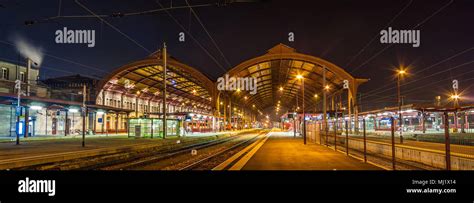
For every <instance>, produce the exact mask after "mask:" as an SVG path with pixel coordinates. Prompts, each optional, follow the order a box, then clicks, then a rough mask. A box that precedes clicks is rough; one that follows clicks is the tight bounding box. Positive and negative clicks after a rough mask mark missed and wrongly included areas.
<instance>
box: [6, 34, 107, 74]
mask: <svg viewBox="0 0 474 203" xmlns="http://www.w3.org/2000/svg"><path fill="white" fill-rule="evenodd" d="M0 43H2V44H6V45H9V46H13V47H14V46H15V45H14V44H13V43H10V42H7V41H3V40H0ZM43 54H44V55H45V56H48V57H51V58H54V59H56V60H60V61H64V62H67V63H71V64H74V65H78V66H81V67H84V68H87V69H89V70H94V71H100V72H103V73H106V74H108V73H109V72H108V71H105V70H102V69H100V68H97V67H93V66H90V65H86V64H83V63H79V62H76V61H73V60H70V59H66V58H62V57H59V56H56V55H53V54H50V53H48V52H43Z"/></svg>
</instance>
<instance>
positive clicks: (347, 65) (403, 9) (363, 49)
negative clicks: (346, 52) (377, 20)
mask: <svg viewBox="0 0 474 203" xmlns="http://www.w3.org/2000/svg"><path fill="white" fill-rule="evenodd" d="M412 2H413V0H410V2H408V4H407V5H405V6H404V7H403V8H402V10H400V11H399V12H398V13H397V14H396V15H395V16H394V17H393V18H392V19H391V20H390V21H389V22H388V23H387V24H386V25H385V26H384V27H383V28H386V27H388V26H389V25H390V24H391V23H392V22H393V21H394V20H395V19H396V18H397V17H398V16H399V15H400V14H402V13H403V11H405V9H406V8H408V6H410V5H411V3H412ZM378 36H379V33H377V34H375V35H374V37H373V38H372V39H371V40H370V41H369V42H368V43H367V44H366V45H365V46H364V47H363V48H362V49H361V50H359V52H358V53H357V54H356V55H355V56H353V57H352V58H351V60H350V61H349V62H348V63H347V64H346V66H345V67H349V65H350V64H351V63H352V62H353V61H354V60H355V59H356V58H357V57H358V56H359V55H360V54H361V53H362V52H364V51H365V49H366V48H367V47H368V46H369V45H370V44H372V42H373V41H374V40H375V39H376V38H377V37H378Z"/></svg>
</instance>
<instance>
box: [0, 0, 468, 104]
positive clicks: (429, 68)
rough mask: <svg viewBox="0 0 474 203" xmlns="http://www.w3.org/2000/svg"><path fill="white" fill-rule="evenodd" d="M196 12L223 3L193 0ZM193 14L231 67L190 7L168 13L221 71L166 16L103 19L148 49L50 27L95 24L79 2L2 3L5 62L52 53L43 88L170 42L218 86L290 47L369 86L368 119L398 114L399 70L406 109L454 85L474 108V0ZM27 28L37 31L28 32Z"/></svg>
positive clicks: (130, 5)
mask: <svg viewBox="0 0 474 203" xmlns="http://www.w3.org/2000/svg"><path fill="white" fill-rule="evenodd" d="M59 2H61V7H60V9H59ZM221 2H222V1H221ZM80 3H82V4H83V5H84V6H86V7H87V8H89V9H90V10H91V11H93V12H94V13H96V14H106V15H110V14H113V13H130V12H138V11H145V10H151V9H159V8H161V7H160V5H159V4H158V3H156V1H153V0H134V1H112V0H103V1H93V0H81V1H80ZM160 3H161V4H162V5H163V6H164V7H169V6H170V3H171V2H170V1H168V0H162V1H160ZM189 3H190V4H191V5H199V4H208V3H216V1H210V0H207V1H206V0H201V1H194V0H189ZM185 5H186V3H185V1H184V0H175V1H173V6H185ZM194 10H195V11H196V13H197V14H198V16H199V17H200V19H201V21H202V23H203V24H204V25H205V26H206V28H207V29H208V31H209V33H210V34H211V35H212V37H213V38H214V40H215V42H216V43H217V45H218V46H219V48H220V49H221V50H222V53H223V54H224V56H225V58H226V59H224V58H223V57H222V56H221V54H220V53H219V52H218V51H217V49H216V48H215V47H214V45H213V43H212V42H211V40H210V39H209V38H208V37H207V35H206V32H205V31H204V30H203V29H202V27H201V25H200V24H199V22H198V21H197V20H196V19H195V18H194V17H193V16H191V15H190V10H189V9H188V8H183V9H174V10H170V11H169V13H170V14H171V15H173V16H174V17H175V18H176V19H177V20H178V21H179V23H180V24H181V25H182V26H183V27H185V29H188V31H189V32H190V33H191V34H192V35H193V36H194V38H195V39H196V40H197V41H199V43H200V44H202V45H203V46H204V47H205V48H206V49H208V50H209V52H210V54H211V55H212V56H213V57H215V58H216V59H217V63H216V62H214V61H213V60H212V59H211V57H209V56H208V55H207V54H206V53H205V52H204V51H203V50H202V49H201V48H200V47H199V46H198V45H197V43H196V42H195V41H193V40H192V39H191V37H189V36H186V41H185V42H179V41H178V33H179V32H181V31H182V29H181V27H180V26H179V25H178V24H177V23H176V22H175V21H174V20H173V19H172V18H170V17H169V16H168V14H167V13H166V12H158V13H153V14H149V15H136V16H125V17H121V18H117V17H115V18H114V17H104V18H103V19H104V20H106V21H107V22H108V23H110V24H112V25H113V26H115V27H116V28H118V29H119V30H120V31H121V32H123V33H125V34H126V35H128V36H129V37H130V38H131V39H133V40H135V41H136V42H137V43H139V44H140V45H141V46H143V47H144V48H142V47H140V46H138V45H137V44H135V43H133V42H132V41H131V40H129V39H127V38H126V37H125V36H123V35H122V34H120V33H119V32H118V31H116V30H114V29H112V28H111V27H110V26H108V25H106V24H105V23H103V22H101V21H100V20H99V19H98V18H94V17H90V18H83V17H82V18H57V19H54V20H43V19H46V18H50V17H55V16H58V11H60V14H61V15H62V16H83V15H90V13H89V12H88V11H86V10H85V9H84V8H82V7H81V6H79V5H78V4H76V3H75V2H74V1H70V0H62V1H59V0H41V1H38V0H31V1H15V0H0V19H1V20H0V40H1V41H0V42H1V43H0V60H5V61H10V62H14V63H17V62H18V61H19V58H20V63H24V60H23V59H21V57H19V54H18V52H17V51H16V50H15V48H14V47H13V46H11V45H8V43H14V42H13V41H14V39H16V38H19V37H20V38H24V39H26V40H27V41H29V43H31V44H33V45H34V46H37V47H40V48H41V50H42V51H43V52H44V53H45V54H46V55H45V57H44V59H43V62H42V64H41V69H42V72H41V78H42V79H45V78H50V77H56V76H61V75H72V74H83V75H87V76H90V77H98V78H101V77H103V76H104V75H106V74H107V73H109V72H110V71H112V70H114V69H115V68H118V67H120V66H121V65H124V64H126V63H129V62H132V61H134V60H138V59H141V58H144V57H146V56H147V55H148V54H150V53H151V52H153V51H156V50H157V49H158V48H159V47H160V46H161V44H162V43H163V42H166V43H167V45H168V52H169V53H170V54H171V55H172V56H174V57H176V58H177V59H179V60H180V61H182V62H184V63H186V64H188V65H191V66H192V67H195V68H197V69H198V70H201V71H202V72H203V73H204V74H205V75H208V76H209V77H210V78H211V79H212V80H216V79H217V77H219V76H221V75H223V74H224V73H225V70H229V69H230V68H231V67H233V66H236V65H238V64H239V63H241V62H243V61H244V60H247V59H250V58H253V57H256V56H259V55H262V54H264V53H266V50H268V49H269V48H271V47H273V46H274V45H276V44H278V43H284V44H286V45H289V46H291V47H293V48H296V50H297V51H298V52H301V53H305V54H309V55H314V56H317V57H320V58H323V59H325V60H328V61H330V62H332V63H334V64H336V65H338V66H340V67H342V68H344V69H345V70H347V71H348V72H350V73H352V74H353V75H354V76H356V77H359V78H370V81H369V82H368V83H366V84H365V85H363V86H361V89H360V92H361V93H362V101H363V103H362V110H367V109H372V108H376V107H383V106H385V105H394V102H395V101H396V88H395V79H394V70H393V69H394V68H396V67H398V66H400V65H403V66H409V72H410V73H411V74H410V75H409V76H408V77H407V78H405V79H404V80H403V83H409V84H408V85H404V86H403V87H402V92H403V94H404V95H405V96H406V100H405V103H417V102H432V101H433V99H434V97H435V96H436V95H442V96H445V95H446V94H447V93H448V92H449V91H450V89H451V80H452V79H458V80H459V81H460V89H461V90H463V91H464V93H463V101H464V102H465V103H474V90H473V88H474V86H473V84H474V83H473V82H474V50H473V49H474V1H472V0H465V1H456V0H454V1H449V0H430V1H410V0H394V1H349V0H348V1H342V0H333V1H324V2H316V1H262V2H255V3H232V4H228V5H225V6H207V7H198V8H194ZM25 21H35V23H34V24H32V25H25ZM388 26H390V27H392V28H393V29H404V30H411V29H419V30H420V32H421V45H420V47H418V48H414V47H412V46H411V44H394V45H387V44H381V43H380V41H379V38H380V35H379V32H380V31H381V30H382V29H386V28H387V27H388ZM63 27H67V28H68V29H87V30H95V32H96V45H95V47H93V48H88V47H87V45H85V44H56V43H55V31H56V30H59V29H63ZM288 32H294V33H295V42H288ZM364 47H365V49H363V48H364ZM59 58H61V59H63V60H60V59H59ZM66 61H69V62H66ZM77 63H80V64H81V65H79V64H77ZM390 102H391V103H390Z"/></svg>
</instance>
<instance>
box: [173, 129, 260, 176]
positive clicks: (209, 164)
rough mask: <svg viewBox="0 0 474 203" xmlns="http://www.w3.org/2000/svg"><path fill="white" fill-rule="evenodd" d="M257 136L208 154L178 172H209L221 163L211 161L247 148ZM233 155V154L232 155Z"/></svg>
mask: <svg viewBox="0 0 474 203" xmlns="http://www.w3.org/2000/svg"><path fill="white" fill-rule="evenodd" d="M266 133H268V132H264V133H260V134H259V135H261V134H266ZM259 135H257V136H255V137H253V138H251V139H247V140H244V141H242V142H239V143H237V144H234V145H232V146H230V147H228V148H225V149H223V150H220V151H218V152H216V153H212V154H210V155H209V156H206V157H203V158H200V159H198V160H196V161H194V162H192V163H190V164H188V165H186V166H183V167H181V168H179V169H178V170H180V171H183V170H196V169H198V170H206V169H207V170H210V169H212V168H213V167H214V166H216V165H218V164H219V163H221V162H220V161H218V160H216V161H213V159H216V158H218V157H219V156H223V155H224V154H226V153H231V152H232V151H234V150H238V149H240V148H242V147H245V146H248V145H249V144H251V143H253V142H254V141H257V140H258V138H259ZM232 154H233V153H232Z"/></svg>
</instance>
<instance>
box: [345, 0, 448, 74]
mask: <svg viewBox="0 0 474 203" xmlns="http://www.w3.org/2000/svg"><path fill="white" fill-rule="evenodd" d="M453 1H454V0H450V1H449V2H448V3H447V4H444V5H443V6H442V7H441V8H439V9H438V10H436V11H435V12H433V13H432V14H431V15H429V16H428V17H426V18H425V19H423V20H422V21H421V22H419V23H418V24H416V25H415V26H414V27H412V28H411V29H416V28H418V27H419V26H421V25H423V24H424V23H426V22H427V21H428V20H430V19H431V18H432V17H433V16H435V15H436V14H438V13H439V12H441V11H442V10H444V9H445V8H446V7H448V6H449V5H451V4H452V3H453ZM392 46H393V44H389V45H387V46H385V47H384V48H383V49H382V50H380V51H378V52H377V53H376V54H374V55H373V56H371V57H369V59H367V60H366V61H364V62H363V63H361V64H360V65H359V66H357V67H356V68H355V69H353V70H352V71H351V73H354V72H355V71H356V70H358V69H360V68H361V67H362V66H363V65H365V64H367V63H369V62H370V61H372V59H374V58H375V57H377V56H378V55H380V54H381V53H383V52H384V51H385V50H387V49H388V48H390V47H392Z"/></svg>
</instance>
